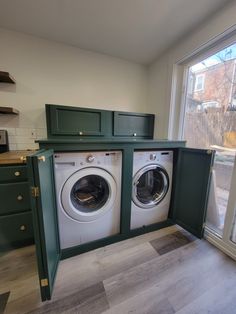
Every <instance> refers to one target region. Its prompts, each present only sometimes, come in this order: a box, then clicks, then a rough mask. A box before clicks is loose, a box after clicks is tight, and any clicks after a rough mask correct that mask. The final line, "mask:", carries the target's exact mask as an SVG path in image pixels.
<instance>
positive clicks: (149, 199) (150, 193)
mask: <svg viewBox="0 0 236 314" xmlns="http://www.w3.org/2000/svg"><path fill="white" fill-rule="evenodd" d="M166 182H167V179H165V174H164V173H163V172H162V171H160V169H159V168H158V167H157V168H156V169H152V170H148V171H146V172H145V173H144V174H142V175H141V176H140V178H139V179H138V184H137V186H136V189H137V190H136V191H137V192H136V193H137V195H136V196H137V199H138V200H139V201H140V202H141V203H142V204H147V205H148V204H153V203H158V202H159V201H160V200H161V199H162V198H163V196H164V195H165V194H166V192H167V186H166Z"/></svg>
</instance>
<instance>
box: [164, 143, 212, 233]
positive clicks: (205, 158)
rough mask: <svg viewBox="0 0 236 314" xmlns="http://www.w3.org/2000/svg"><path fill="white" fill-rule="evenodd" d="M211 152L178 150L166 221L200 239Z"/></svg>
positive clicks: (203, 220)
mask: <svg viewBox="0 0 236 314" xmlns="http://www.w3.org/2000/svg"><path fill="white" fill-rule="evenodd" d="M213 161H214V151H211V150H203V149H192V148H180V149H179V150H178V156H177V164H176V171H175V174H174V176H175V180H174V185H173V197H172V199H173V202H172V208H171V212H170V218H172V219H173V221H174V222H175V223H176V224H178V225H180V226H181V227H183V228H184V229H186V230H188V231H189V232H191V233H192V234H194V235H195V236H197V237H199V238H202V236H203V232H204V223H205V216H206V208H207V201H208V194H209V185H210V177H211V169H212V164H213Z"/></svg>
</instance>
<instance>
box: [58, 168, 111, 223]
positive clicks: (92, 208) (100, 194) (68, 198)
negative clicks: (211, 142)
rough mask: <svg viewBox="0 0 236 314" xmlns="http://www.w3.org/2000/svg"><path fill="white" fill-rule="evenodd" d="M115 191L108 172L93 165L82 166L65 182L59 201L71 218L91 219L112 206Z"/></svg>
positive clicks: (96, 217) (99, 215)
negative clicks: (88, 166)
mask: <svg viewBox="0 0 236 314" xmlns="http://www.w3.org/2000/svg"><path fill="white" fill-rule="evenodd" d="M116 193H117V186H116V182H115V180H114V179H113V177H112V176H111V174H110V173H108V172H107V171H106V170H103V169H100V168H95V167H90V168H83V169H82V170H79V171H77V172H75V173H74V174H73V175H72V176H71V177H69V179H68V180H67V181H66V182H65V184H64V186H63V188H62V192H61V202H62V206H63V208H64V210H65V212H66V213H67V214H68V215H69V216H70V217H71V218H73V219H76V220H78V221H85V222H86V221H93V220H96V219H98V218H99V217H101V216H103V215H104V214H105V213H107V212H108V211H109V210H111V209H112V208H113V204H114V202H115V199H116Z"/></svg>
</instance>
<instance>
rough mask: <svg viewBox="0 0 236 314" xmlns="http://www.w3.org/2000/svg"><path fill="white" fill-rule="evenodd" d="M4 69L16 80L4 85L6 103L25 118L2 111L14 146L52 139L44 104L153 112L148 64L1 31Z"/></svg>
mask: <svg viewBox="0 0 236 314" xmlns="http://www.w3.org/2000/svg"><path fill="white" fill-rule="evenodd" d="M0 43H1V49H0V70H2V71H7V72H10V74H11V75H12V76H13V77H14V78H15V80H16V84H15V85H10V84H4V83H0V106H5V107H14V108H16V109H18V110H19V111H20V114H19V116H12V115H0V129H8V131H9V134H10V136H9V138H10V148H11V149H27V148H35V147H36V148H37V145H35V144H34V140H35V139H36V138H42V137H46V132H45V128H46V122H45V112H44V105H45V104H46V103H50V104H64V105H71V106H78V107H92V108H100V109H111V110H124V111H140V112H147V111H148V110H147V68H146V67H144V66H141V65H138V64H135V63H131V62H128V61H125V60H121V59H118V58H113V57H109V56H106V55H102V54H97V53H92V52H88V51H85V50H81V49H78V48H75V47H72V46H67V45H63V44H60V43H55V42H52V41H47V40H43V39H39V38H36V37H32V36H28V35H24V34H21V33H17V32H11V31H7V30H5V29H0Z"/></svg>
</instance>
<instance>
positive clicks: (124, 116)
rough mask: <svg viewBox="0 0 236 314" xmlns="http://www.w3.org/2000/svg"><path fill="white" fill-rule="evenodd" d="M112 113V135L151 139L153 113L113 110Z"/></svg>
mask: <svg viewBox="0 0 236 314" xmlns="http://www.w3.org/2000/svg"><path fill="white" fill-rule="evenodd" d="M113 115H114V117H113V121H114V126H113V135H114V136H119V137H141V138H150V139H152V137H153V128H154V115H153V114H147V113H135V112H122V111H115V112H114V113H113Z"/></svg>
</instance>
